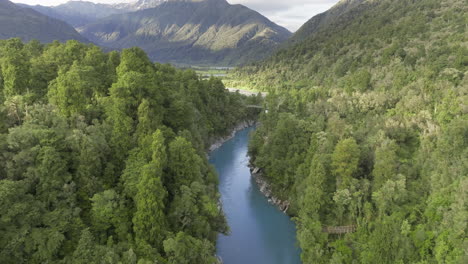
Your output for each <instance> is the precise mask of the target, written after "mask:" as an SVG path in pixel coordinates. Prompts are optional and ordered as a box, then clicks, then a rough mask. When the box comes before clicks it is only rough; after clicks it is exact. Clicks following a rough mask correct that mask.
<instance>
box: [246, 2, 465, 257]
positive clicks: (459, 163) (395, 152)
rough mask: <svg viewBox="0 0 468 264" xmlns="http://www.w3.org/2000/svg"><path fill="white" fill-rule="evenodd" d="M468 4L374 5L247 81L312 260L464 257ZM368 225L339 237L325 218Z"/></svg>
mask: <svg viewBox="0 0 468 264" xmlns="http://www.w3.org/2000/svg"><path fill="white" fill-rule="evenodd" d="M467 21H468V4H467V2H466V1H465V0H421V1H412V0H392V1H390V0H380V1H363V3H361V4H359V5H357V6H355V7H354V8H352V9H350V10H348V11H347V12H346V13H344V14H343V15H341V16H339V17H338V18H337V19H335V20H334V21H333V22H330V23H329V24H328V25H327V26H325V27H323V28H322V29H321V30H319V31H318V32H316V33H314V34H312V35H311V36H310V37H309V38H306V39H305V40H303V41H301V42H299V43H298V44H296V45H294V46H292V47H289V48H287V49H285V50H282V51H280V52H278V53H277V54H275V55H274V56H272V57H271V58H269V59H267V60H266V61H264V62H262V63H256V64H253V65H250V66H247V67H244V68H242V69H240V70H239V71H238V72H237V78H238V79H240V80H242V81H244V84H246V85H250V86H252V87H256V88H260V89H264V90H269V91H270V96H269V97H268V98H267V99H266V105H265V107H266V108H267V109H268V113H266V114H263V115H262V117H261V124H262V125H261V126H260V127H259V129H258V130H257V132H256V133H255V135H254V136H253V140H252V143H251V146H250V153H251V155H252V157H253V162H254V164H255V165H256V166H258V167H260V168H262V170H263V172H264V174H265V177H266V179H267V180H269V181H270V182H271V183H272V185H273V188H274V191H275V193H276V194H277V195H278V196H279V197H280V198H282V199H283V200H289V201H290V202H291V209H290V213H291V214H293V215H294V216H295V217H296V218H295V219H296V222H297V224H298V240H299V242H300V246H301V248H302V259H303V262H304V263H466V262H467V261H468V259H467V243H468V242H467V241H466V238H467V221H468V213H467V212H468V204H467V201H468V193H467V188H468V105H467V102H468V33H467ZM349 225H354V226H356V227H357V230H356V232H354V233H349V234H346V235H333V234H327V233H325V232H323V227H326V226H349Z"/></svg>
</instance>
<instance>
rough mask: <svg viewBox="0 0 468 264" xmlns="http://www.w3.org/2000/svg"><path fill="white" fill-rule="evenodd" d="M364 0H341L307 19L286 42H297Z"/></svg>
mask: <svg viewBox="0 0 468 264" xmlns="http://www.w3.org/2000/svg"><path fill="white" fill-rule="evenodd" d="M364 1H365V0H341V1H339V2H338V3H337V4H336V5H334V6H333V7H332V8H330V9H329V10H328V11H326V12H324V13H322V14H319V15H316V16H314V17H313V18H311V19H310V20H309V21H307V22H306V23H305V24H304V25H303V26H302V27H300V28H299V29H298V30H297V31H296V32H295V33H294V35H293V37H291V38H290V39H289V40H288V41H287V43H288V44H294V43H298V42H300V41H302V40H304V39H306V38H308V37H310V36H311V35H312V34H314V33H315V32H317V31H319V30H320V29H322V28H324V27H325V26H327V25H328V24H330V23H332V22H333V21H335V20H336V19H337V18H338V17H340V16H341V15H343V14H345V13H347V12H348V11H350V10H352V9H353V8H354V7H356V6H358V5H359V4H361V3H363V2H364Z"/></svg>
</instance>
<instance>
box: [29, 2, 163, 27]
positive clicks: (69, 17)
mask: <svg viewBox="0 0 468 264" xmlns="http://www.w3.org/2000/svg"><path fill="white" fill-rule="evenodd" d="M160 3H161V0H138V1H135V2H130V3H121V4H97V3H93V2H87V1H68V2H67V3H64V4H61V5H57V6H50V7H49V6H41V5H35V6H28V5H24V6H27V7H30V8H32V9H34V10H36V11H38V12H40V13H42V14H44V15H47V16H50V17H53V18H56V19H59V20H62V21H65V22H67V23H68V24H70V25H72V26H73V27H75V28H77V27H81V26H84V25H86V24H89V23H92V22H94V21H96V20H98V19H101V18H104V17H107V16H110V15H114V14H122V13H127V12H132V11H137V10H143V9H147V8H153V7H156V6H157V5H159V4H160Z"/></svg>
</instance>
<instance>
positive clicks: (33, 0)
mask: <svg viewBox="0 0 468 264" xmlns="http://www.w3.org/2000/svg"><path fill="white" fill-rule="evenodd" d="M67 1H68V0H12V2H15V3H25V4H29V5H49V6H50V5H58V4H61V3H65V2H67ZM87 1H90V2H95V3H122V2H134V1H135V0H87ZM227 1H228V2H229V3H231V4H243V5H245V6H247V7H249V8H251V9H253V10H256V11H258V12H260V13H261V14H262V15H264V16H266V17H268V18H269V19H270V20H272V21H273V22H275V23H277V24H278V25H281V26H283V27H286V28H288V29H289V30H290V31H293V32H294V31H296V30H297V29H298V28H299V27H300V26H301V25H302V24H304V23H305V22H306V21H307V20H309V19H310V18H311V17H313V16H314V15H316V14H319V13H322V12H324V11H326V10H328V9H329V8H330V7H332V6H333V5H334V4H335V3H337V2H338V1H339V0H227Z"/></svg>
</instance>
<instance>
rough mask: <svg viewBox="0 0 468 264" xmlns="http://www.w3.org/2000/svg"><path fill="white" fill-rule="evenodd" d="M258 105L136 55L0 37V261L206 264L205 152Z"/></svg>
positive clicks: (221, 225) (211, 192) (212, 201)
mask: <svg viewBox="0 0 468 264" xmlns="http://www.w3.org/2000/svg"><path fill="white" fill-rule="evenodd" d="M258 100H260V99H259V98H256V97H251V98H246V97H243V96H241V95H240V94H230V93H228V92H227V91H226V90H225V88H224V86H223V84H222V83H221V81H220V80H217V79H209V80H201V79H200V78H199V77H198V76H197V74H196V73H195V72H194V71H182V70H177V69H175V68H173V67H171V66H169V65H161V64H153V63H152V62H151V61H150V60H149V59H148V57H147V56H146V54H145V53H144V52H143V51H142V50H140V49H138V48H131V49H126V50H123V51H122V52H121V53H118V52H110V53H104V52H103V51H102V50H101V49H100V48H98V47H96V46H94V45H89V44H82V43H79V42H77V41H69V42H67V43H65V44H61V43H59V42H54V43H51V44H48V45H42V44H40V43H39V42H38V41H31V42H29V43H27V44H23V43H22V42H21V41H20V40H19V39H10V40H4V41H0V212H1V213H0V262H1V263H15V264H17V263H87V264H89V263H174V264H183V263H191V264H192V263H200V264H204V263H214V262H215V261H216V259H215V258H214V257H213V256H214V254H215V252H214V250H215V247H214V242H215V239H216V237H217V234H218V233H219V232H222V233H226V232H227V231H228V227H227V225H226V221H225V218H224V215H223V213H222V211H221V209H220V206H219V205H218V198H219V194H218V191H217V181H218V179H217V176H216V173H215V171H214V169H213V168H212V167H211V166H209V165H208V162H207V159H206V154H205V150H206V147H207V145H208V144H209V143H210V142H211V141H212V140H213V139H214V138H217V137H219V136H224V135H225V134H226V133H227V132H228V130H229V129H230V128H231V127H233V126H234V125H235V124H237V123H238V122H239V121H241V120H248V119H252V118H254V117H255V115H256V113H255V111H253V110H248V109H247V108H245V107H244V106H245V105H246V104H258Z"/></svg>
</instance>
